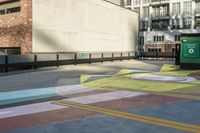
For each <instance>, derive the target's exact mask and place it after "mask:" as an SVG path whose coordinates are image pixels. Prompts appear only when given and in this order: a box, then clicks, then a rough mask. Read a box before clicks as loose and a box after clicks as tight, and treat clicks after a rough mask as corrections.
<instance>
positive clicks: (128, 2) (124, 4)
mask: <svg viewBox="0 0 200 133" xmlns="http://www.w3.org/2000/svg"><path fill="white" fill-rule="evenodd" d="M120 5H121V6H131V0H125V1H121V3H120Z"/></svg>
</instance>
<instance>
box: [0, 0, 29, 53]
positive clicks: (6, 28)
mask: <svg viewBox="0 0 200 133" xmlns="http://www.w3.org/2000/svg"><path fill="white" fill-rule="evenodd" d="M31 51H32V0H0V54H16V53H21V54H26V53H30V52H31Z"/></svg>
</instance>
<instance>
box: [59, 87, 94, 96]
mask: <svg viewBox="0 0 200 133" xmlns="http://www.w3.org/2000/svg"><path fill="white" fill-rule="evenodd" d="M88 91H92V89H89V88H87V87H85V86H83V85H69V86H59V87H56V93H57V94H58V95H60V96H65V95H70V94H76V93H82V92H88Z"/></svg>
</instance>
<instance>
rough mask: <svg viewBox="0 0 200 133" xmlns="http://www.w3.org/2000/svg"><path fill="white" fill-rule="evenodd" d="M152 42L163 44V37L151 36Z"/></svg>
mask: <svg viewBox="0 0 200 133" xmlns="http://www.w3.org/2000/svg"><path fill="white" fill-rule="evenodd" d="M153 41H154V42H164V41H165V36H153Z"/></svg>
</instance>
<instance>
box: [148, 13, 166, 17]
mask: <svg viewBox="0 0 200 133" xmlns="http://www.w3.org/2000/svg"><path fill="white" fill-rule="evenodd" d="M151 17H152V18H162V17H169V14H162V13H160V14H152V15H151Z"/></svg>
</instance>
